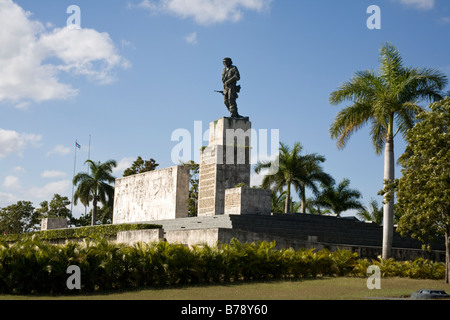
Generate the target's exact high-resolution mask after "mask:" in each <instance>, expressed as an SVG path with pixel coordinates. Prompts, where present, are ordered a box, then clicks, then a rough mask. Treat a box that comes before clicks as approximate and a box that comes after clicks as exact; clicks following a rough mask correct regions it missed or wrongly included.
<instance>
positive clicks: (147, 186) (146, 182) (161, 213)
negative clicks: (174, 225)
mask: <svg viewBox="0 0 450 320" xmlns="http://www.w3.org/2000/svg"><path fill="white" fill-rule="evenodd" d="M188 203H189V168H188V167H185V166H176V167H171V168H167V169H161V170H155V171H150V172H145V173H142V174H136V175H133V176H129V177H125V178H120V179H116V183H115V195H114V216H113V223H114V224H120V223H134V222H141V221H158V220H164V219H176V218H184V217H187V216H188Z"/></svg>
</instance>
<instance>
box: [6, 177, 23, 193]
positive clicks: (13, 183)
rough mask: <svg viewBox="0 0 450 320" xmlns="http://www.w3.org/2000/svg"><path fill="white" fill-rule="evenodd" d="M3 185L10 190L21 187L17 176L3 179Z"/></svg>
mask: <svg viewBox="0 0 450 320" xmlns="http://www.w3.org/2000/svg"><path fill="white" fill-rule="evenodd" d="M2 186H3V188H5V189H8V190H18V189H20V188H21V186H20V181H19V178H17V177H16V176H7V177H6V178H5V180H4V181H3V184H2Z"/></svg>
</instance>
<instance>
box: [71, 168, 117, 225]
mask: <svg viewBox="0 0 450 320" xmlns="http://www.w3.org/2000/svg"><path fill="white" fill-rule="evenodd" d="M85 163H87V164H89V168H90V173H86V172H81V173H78V174H77V175H76V176H75V177H74V178H73V184H74V185H75V186H76V185H78V187H77V190H76V191H75V193H74V199H73V201H74V204H75V205H76V204H77V202H78V200H80V201H81V203H82V204H84V205H85V206H87V205H89V202H90V201H92V204H93V208H92V218H91V225H95V224H96V223H97V204H98V202H101V203H102V204H103V206H109V207H112V206H113V202H114V187H113V186H112V185H111V184H112V183H114V181H115V178H114V177H113V176H112V170H113V168H115V167H117V162H116V161H115V160H109V161H106V162H104V163H101V162H97V163H96V162H93V161H92V160H87V161H86V162H85Z"/></svg>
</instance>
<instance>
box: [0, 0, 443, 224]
mask: <svg viewBox="0 0 450 320" xmlns="http://www.w3.org/2000/svg"><path fill="white" fill-rule="evenodd" d="M70 5H77V6H79V8H80V9H81V30H68V29H67V27H66V26H67V19H68V18H69V17H70V16H71V14H68V13H67V12H66V11H67V8H68V7H69V6H70ZM370 5H378V6H379V8H380V10H381V29H380V30H370V29H368V28H367V25H366V21H367V19H368V18H369V17H370V14H367V13H366V10H367V8H368V7H369V6H370ZM449 31H450V3H449V2H448V1H445V0H434V1H433V0H384V1H376V0H372V1H365V0H345V1H334V0H333V1H332V0H322V1H303V0H302V1H288V0H233V1H230V0H228V1H226V0H184V1H183V0H144V1H143V0H123V1H122V0H115V1H103V0H95V1H87V0H70V1H66V0H59V1H54V0H40V1H34V0H15V1H11V0H0V168H1V170H0V207H4V206H7V205H10V204H13V203H15V202H17V201H18V200H28V201H32V202H33V203H34V205H35V206H36V207H38V206H39V203H40V202H41V201H43V200H51V198H52V196H53V194H54V193H59V194H61V195H65V196H68V197H69V198H70V197H71V192H72V186H71V182H70V181H71V179H72V176H73V170H74V153H75V148H74V145H75V140H77V141H78V142H79V143H80V144H81V149H80V150H78V151H77V161H76V172H79V171H84V170H86V167H85V166H84V165H83V163H84V161H85V160H86V159H87V157H88V152H89V136H91V148H90V156H91V159H92V160H94V161H106V160H109V159H114V160H116V161H118V163H119V167H118V168H117V171H116V172H115V175H116V176H117V177H120V176H121V175H122V172H123V170H124V169H125V168H126V167H128V166H129V165H130V164H131V163H132V161H133V160H135V159H136V157H137V156H142V157H143V158H146V159H149V158H154V159H155V160H156V161H157V162H158V163H159V164H160V168H165V167H169V166H172V165H175V164H176V163H174V161H173V160H172V157H171V152H172V150H173V148H174V147H175V146H176V145H177V144H178V143H179V142H177V141H172V140H171V136H172V133H173V132H174V131H175V130H177V129H186V130H188V131H189V132H191V133H192V135H194V122H195V121H201V122H202V124H203V131H206V130H207V129H208V126H209V122H211V121H214V120H216V119H218V118H221V117H223V116H227V110H226V109H225V106H224V105H223V102H222V98H221V97H220V95H218V94H214V92H213V91H214V90H219V89H220V88H221V86H222V83H221V71H222V68H223V66H222V59H223V58H224V57H226V56H229V57H232V58H233V62H234V64H235V65H237V66H238V68H239V70H240V73H241V77H242V80H241V82H240V83H241V85H242V87H243V91H242V93H241V95H240V98H239V100H238V105H239V111H240V113H241V114H242V115H245V116H249V117H250V120H251V121H252V125H253V128H255V129H267V130H271V129H278V130H279V132H280V140H281V141H282V142H284V143H286V144H288V145H290V146H292V145H293V144H294V143H295V142H297V141H298V142H301V144H302V145H303V147H304V151H305V152H308V153H318V154H321V155H324V156H325V157H326V159H327V161H326V163H325V164H324V169H325V170H326V171H327V172H328V173H330V174H331V175H332V176H333V177H334V178H335V180H336V181H338V182H339V181H341V180H342V179H343V178H349V179H350V180H351V187H353V188H356V189H358V190H360V191H361V192H362V194H363V202H364V203H365V204H368V203H369V201H370V200H371V198H374V199H377V200H378V201H379V202H380V203H381V200H382V199H381V197H379V196H377V192H378V191H379V190H380V189H381V187H382V181H383V180H382V177H383V156H377V155H376V154H375V151H374V149H373V147H372V145H371V143H370V138H369V134H368V130H367V129H366V128H365V129H362V130H360V131H359V132H357V133H356V134H355V135H353V136H352V138H351V139H350V141H349V143H348V145H347V146H346V147H345V148H344V149H343V150H338V149H337V147H336V144H335V141H333V140H332V139H331V138H330V135H329V133H328V129H329V127H330V124H331V123H332V121H333V119H334V117H335V116H336V114H337V112H339V110H340V109H341V108H342V107H344V106H345V105H341V106H331V105H330V104H329V102H328V99H329V95H330V93H331V92H332V91H334V90H335V89H337V88H338V86H339V85H340V84H341V83H342V82H344V81H346V80H349V79H350V78H351V77H352V75H353V74H354V73H355V72H356V71H359V70H366V69H377V68H378V53H379V49H380V47H381V45H382V44H383V43H385V42H387V41H389V42H391V43H393V44H394V45H395V46H396V47H397V49H398V50H399V51H400V53H401V55H402V57H403V59H404V63H405V65H407V66H414V67H430V68H436V69H439V70H440V71H442V72H443V73H445V74H446V75H447V76H449V75H450V60H449V54H448V53H449V52H450V43H449V41H448V40H449V34H450V33H449ZM447 89H448V88H447ZM426 104H427V103H425V102H424V104H423V105H426ZM204 144H205V145H206V144H207V142H204ZM404 147H405V143H404V142H403V141H402V139H401V138H400V137H399V138H397V139H396V146H395V153H396V156H397V157H398V156H400V155H401V153H402V152H403V150H404ZM191 151H192V153H194V152H197V150H193V149H192V150H191ZM399 175H400V168H397V177H398V176H399ZM254 178H255V179H254V180H253V181H254V182H255V183H256V182H257V181H258V178H257V177H254ZM81 212H84V209H81V208H77V209H76V211H75V212H74V214H75V216H79V214H80V213H81Z"/></svg>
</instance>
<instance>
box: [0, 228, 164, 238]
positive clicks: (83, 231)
mask: <svg viewBox="0 0 450 320" xmlns="http://www.w3.org/2000/svg"><path fill="white" fill-rule="evenodd" d="M158 228H162V226H160V225H155V224H105V225H101V226H89V227H80V228H67V229H55V230H45V231H36V232H31V233H24V234H7V235H0V241H2V240H3V241H8V242H14V241H19V240H21V239H23V238H27V237H34V238H37V239H42V240H61V239H62V240H65V239H82V238H91V237H93V238H99V237H100V238H102V237H111V236H115V235H116V234H117V232H120V231H129V230H144V229H158Z"/></svg>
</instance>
